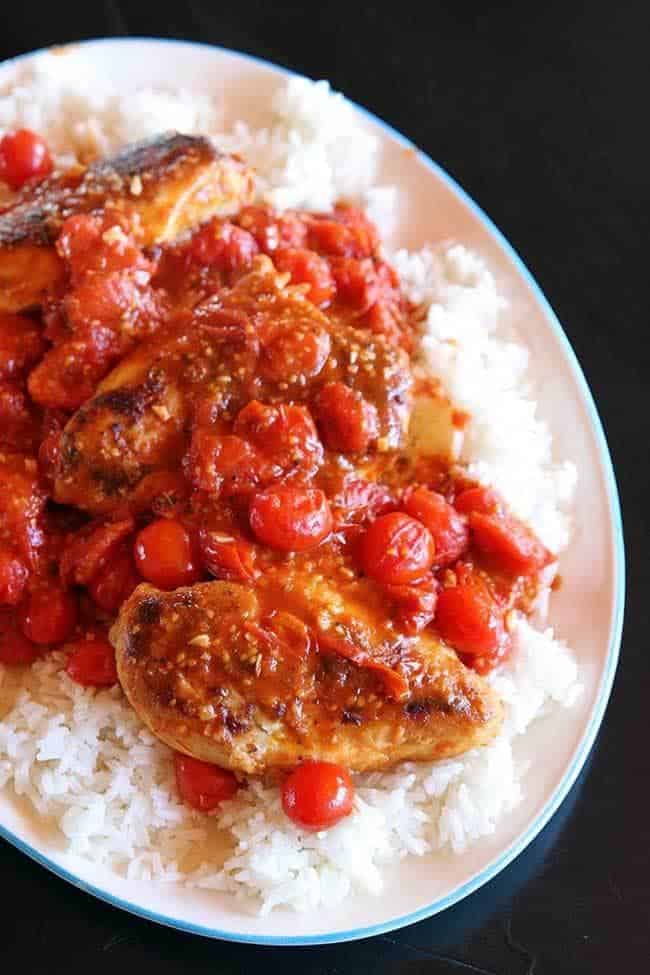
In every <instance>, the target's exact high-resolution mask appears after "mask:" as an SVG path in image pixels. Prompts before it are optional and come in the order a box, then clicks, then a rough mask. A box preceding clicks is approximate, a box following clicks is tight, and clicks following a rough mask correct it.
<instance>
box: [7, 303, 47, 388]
mask: <svg viewBox="0 0 650 975" xmlns="http://www.w3.org/2000/svg"><path fill="white" fill-rule="evenodd" d="M46 348H47V346H46V343H45V341H44V340H43V333H42V329H41V328H40V327H39V326H38V325H37V323H36V322H34V321H33V320H32V319H31V318H27V316H26V315H14V314H12V313H10V312H0V379H11V378H14V377H17V376H22V375H24V374H25V372H27V371H28V370H29V369H30V368H31V366H33V365H34V364H35V363H36V362H38V360H39V359H40V358H41V356H42V355H43V353H44V352H45V349H46Z"/></svg>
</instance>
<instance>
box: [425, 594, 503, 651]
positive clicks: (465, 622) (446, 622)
mask: <svg viewBox="0 0 650 975" xmlns="http://www.w3.org/2000/svg"><path fill="white" fill-rule="evenodd" d="M435 624H436V627H437V629H438V631H439V633H440V635H441V637H442V638H443V640H445V641H446V642H447V643H449V644H451V646H452V647H454V649H455V650H458V651H459V652H460V653H463V654H468V655H470V656H477V657H483V656H492V655H495V654H497V653H498V651H499V648H500V647H501V646H502V644H503V642H504V640H505V639H506V632H505V628H504V623H503V612H502V610H501V609H500V607H499V606H498V605H497V603H496V602H495V600H494V599H493V598H492V596H491V594H490V592H489V590H488V587H487V585H486V583H485V582H484V581H483V580H482V579H481V578H480V577H479V576H467V577H466V579H465V581H463V582H461V583H460V584H459V585H457V586H452V587H450V588H448V589H443V590H442V591H441V592H440V593H439V595H438V603H437V606H436V616H435Z"/></svg>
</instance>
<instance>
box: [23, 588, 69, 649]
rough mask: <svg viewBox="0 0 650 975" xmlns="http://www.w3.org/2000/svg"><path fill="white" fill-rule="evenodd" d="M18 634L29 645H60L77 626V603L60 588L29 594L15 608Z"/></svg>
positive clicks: (35, 591) (65, 590)
mask: <svg viewBox="0 0 650 975" xmlns="http://www.w3.org/2000/svg"><path fill="white" fill-rule="evenodd" d="M18 613H19V618H20V622H21V627H22V631H23V633H24V634H25V636H26V637H27V639H28V640H31V641H32V642H33V643H39V644H42V643H63V641H64V640H67V638H68V637H69V636H71V634H72V631H73V630H74V628H75V626H76V625H77V600H76V598H75V596H74V594H73V593H71V592H70V591H69V590H67V589H63V588H62V587H61V586H56V585H48V586H45V587H43V588H41V589H35V590H34V591H33V592H31V593H30V594H29V595H28V597H27V600H26V601H25V602H24V603H23V604H22V606H20V608H19V611H18Z"/></svg>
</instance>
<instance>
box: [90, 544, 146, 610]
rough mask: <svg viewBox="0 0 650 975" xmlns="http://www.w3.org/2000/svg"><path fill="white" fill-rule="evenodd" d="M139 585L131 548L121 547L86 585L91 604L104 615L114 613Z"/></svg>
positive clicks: (129, 546) (127, 546) (128, 546)
mask: <svg viewBox="0 0 650 975" xmlns="http://www.w3.org/2000/svg"><path fill="white" fill-rule="evenodd" d="M139 583H140V576H139V575H138V573H137V572H136V568H135V564H134V562H133V554H132V546H131V545H124V546H121V547H120V548H119V549H118V550H117V551H116V552H114V553H113V554H112V555H111V557H110V560H109V561H108V562H107V563H106V565H104V566H103V567H102V568H101V569H100V570H99V571H98V572H97V574H96V575H95V576H94V577H93V578H92V579H91V580H90V582H89V583H88V592H89V593H90V595H91V596H92V599H93V602H94V603H96V605H97V606H99V607H100V609H103V610H104V612H106V613H116V612H117V611H118V609H119V608H120V606H121V605H122V603H123V602H125V600H127V599H128V598H129V596H130V595H131V593H132V592H133V590H134V589H135V587H136V586H137V585H138V584H139Z"/></svg>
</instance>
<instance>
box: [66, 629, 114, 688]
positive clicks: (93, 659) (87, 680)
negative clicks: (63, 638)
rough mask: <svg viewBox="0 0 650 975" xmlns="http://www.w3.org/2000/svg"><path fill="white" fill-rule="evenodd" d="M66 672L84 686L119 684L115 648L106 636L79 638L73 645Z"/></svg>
mask: <svg viewBox="0 0 650 975" xmlns="http://www.w3.org/2000/svg"><path fill="white" fill-rule="evenodd" d="M71 650H72V652H71V654H70V658H69V659H68V664H67V666H66V672H67V674H68V676H69V677H71V678H72V680H73V681H75V682H76V683H77V684H81V686H82V687H113V686H114V685H115V684H117V666H116V664H115V650H114V649H113V647H112V646H111V644H110V643H109V642H108V640H106V639H105V638H104V637H97V638H96V639H94V640H79V641H78V642H77V643H73V644H72V647H71Z"/></svg>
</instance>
